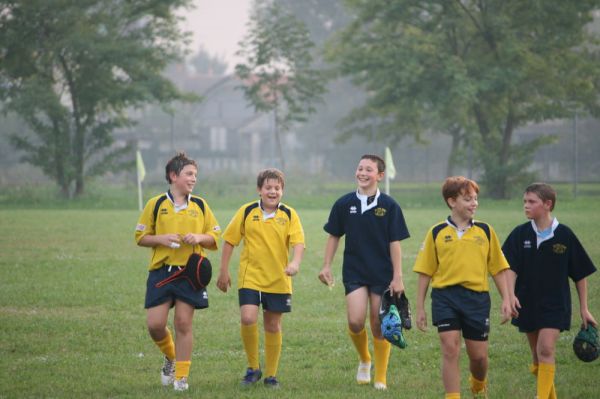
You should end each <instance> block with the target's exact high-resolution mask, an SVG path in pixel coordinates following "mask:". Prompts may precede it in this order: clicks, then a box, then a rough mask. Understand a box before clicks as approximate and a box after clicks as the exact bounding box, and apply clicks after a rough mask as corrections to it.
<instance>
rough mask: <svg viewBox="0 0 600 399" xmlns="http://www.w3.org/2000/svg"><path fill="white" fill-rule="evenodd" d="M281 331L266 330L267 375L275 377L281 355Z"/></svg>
mask: <svg viewBox="0 0 600 399" xmlns="http://www.w3.org/2000/svg"><path fill="white" fill-rule="evenodd" d="M282 341H283V339H282V335H281V331H278V332H276V333H271V332H268V331H265V376H267V377H275V376H276V375H277V368H278V367H279V358H280V356H281V343H282Z"/></svg>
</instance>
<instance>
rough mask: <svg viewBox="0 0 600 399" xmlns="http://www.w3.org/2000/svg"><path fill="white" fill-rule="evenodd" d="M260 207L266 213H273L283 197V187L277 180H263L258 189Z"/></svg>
mask: <svg viewBox="0 0 600 399" xmlns="http://www.w3.org/2000/svg"><path fill="white" fill-rule="evenodd" d="M257 190H258V195H260V201H261V204H262V207H263V209H264V210H265V211H267V212H274V211H275V210H276V209H277V206H278V205H279V202H281V197H282V196H283V185H282V184H281V181H279V179H265V180H264V182H263V184H262V186H260V187H259V188H258V189H257Z"/></svg>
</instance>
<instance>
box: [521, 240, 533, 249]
mask: <svg viewBox="0 0 600 399" xmlns="http://www.w3.org/2000/svg"><path fill="white" fill-rule="evenodd" d="M523 248H525V249H530V248H531V241H529V240H525V241H523Z"/></svg>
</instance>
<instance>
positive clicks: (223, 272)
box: [217, 241, 233, 292]
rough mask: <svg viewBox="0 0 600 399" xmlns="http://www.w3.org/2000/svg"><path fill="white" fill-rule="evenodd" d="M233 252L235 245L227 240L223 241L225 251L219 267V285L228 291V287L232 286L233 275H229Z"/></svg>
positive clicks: (222, 253)
mask: <svg viewBox="0 0 600 399" xmlns="http://www.w3.org/2000/svg"><path fill="white" fill-rule="evenodd" d="M232 253H233V245H231V244H230V243H228V242H227V241H225V242H224V243H223V251H222V252H221V267H220V268H219V277H218V279H217V287H218V288H219V289H220V290H221V291H223V292H227V289H228V288H229V287H231V276H230V275H229V260H230V259H231V254H232Z"/></svg>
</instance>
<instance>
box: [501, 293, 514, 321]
mask: <svg viewBox="0 0 600 399" xmlns="http://www.w3.org/2000/svg"><path fill="white" fill-rule="evenodd" d="M500 312H501V313H502V319H501V320H500V324H504V323H506V322H507V321H509V320H510V319H511V318H512V315H513V311H512V306H511V301H510V298H506V299H505V300H503V301H502V307H501V309H500Z"/></svg>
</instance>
